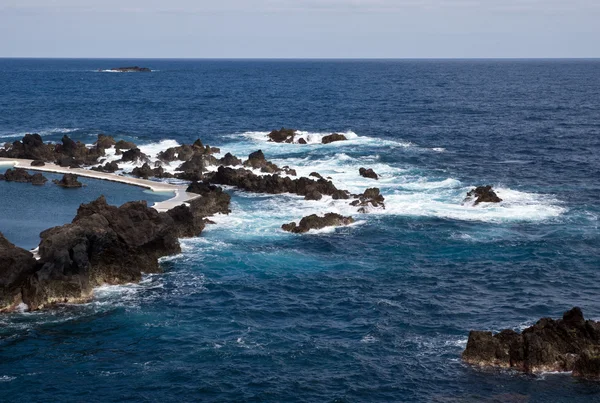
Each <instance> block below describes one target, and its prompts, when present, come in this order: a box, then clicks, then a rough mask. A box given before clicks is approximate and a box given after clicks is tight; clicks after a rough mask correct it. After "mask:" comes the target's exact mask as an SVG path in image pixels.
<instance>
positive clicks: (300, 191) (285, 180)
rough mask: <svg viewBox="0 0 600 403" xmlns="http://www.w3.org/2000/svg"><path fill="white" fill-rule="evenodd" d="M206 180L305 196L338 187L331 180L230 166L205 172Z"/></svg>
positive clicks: (258, 190) (271, 192)
mask: <svg viewBox="0 0 600 403" xmlns="http://www.w3.org/2000/svg"><path fill="white" fill-rule="evenodd" d="M205 181H206V182H209V183H214V184H217V185H228V186H235V187H238V188H240V189H242V190H246V191H248V192H257V193H269V194H280V193H294V194H297V195H300V196H305V195H307V194H308V193H310V192H312V191H318V192H319V193H321V194H322V195H332V194H333V193H334V192H336V191H337V190H338V189H337V188H336V187H335V185H334V184H333V183H331V182H330V181H327V180H324V179H319V180H318V181H315V180H312V179H309V178H304V177H302V178H298V179H292V178H290V177H281V176H279V175H256V174H254V173H253V172H252V171H250V170H247V169H243V168H238V169H234V168H229V167H223V166H220V167H219V168H218V169H217V171H216V172H209V173H207V174H205Z"/></svg>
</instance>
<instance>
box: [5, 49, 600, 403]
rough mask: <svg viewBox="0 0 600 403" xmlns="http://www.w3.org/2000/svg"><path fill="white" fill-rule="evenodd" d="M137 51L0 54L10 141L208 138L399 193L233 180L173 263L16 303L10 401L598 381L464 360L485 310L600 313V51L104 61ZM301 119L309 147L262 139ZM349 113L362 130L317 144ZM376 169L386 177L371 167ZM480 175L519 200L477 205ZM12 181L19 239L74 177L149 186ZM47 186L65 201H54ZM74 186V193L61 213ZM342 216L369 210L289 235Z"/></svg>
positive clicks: (9, 326) (558, 391)
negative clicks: (560, 57) (127, 279)
mask: <svg viewBox="0 0 600 403" xmlns="http://www.w3.org/2000/svg"><path fill="white" fill-rule="evenodd" d="M128 64H131V61H106V60H0V94H3V96H1V97H0V136H2V138H3V139H5V140H6V141H14V139H17V138H19V136H22V135H23V133H25V132H39V133H40V134H42V135H43V136H44V138H45V139H46V140H52V141H57V140H59V139H60V137H62V135H63V134H64V133H68V134H69V135H70V136H72V137H74V138H76V139H79V140H82V141H85V142H88V143H89V142H92V141H93V139H94V138H95V136H96V135H97V134H98V133H106V134H111V135H115V136H118V137H124V138H126V139H132V140H134V141H136V142H137V143H139V144H140V145H141V147H142V149H143V151H144V152H146V153H149V154H151V155H155V154H156V153H157V152H159V151H160V150H163V149H165V148H167V147H168V146H171V145H174V144H176V143H180V144H181V143H184V142H185V143H189V142H191V141H194V140H195V139H196V138H197V137H200V138H201V139H202V140H203V141H204V142H205V143H208V144H210V145H213V146H218V147H221V149H222V151H223V153H225V152H228V151H230V152H232V153H234V154H236V155H238V156H240V157H243V156H246V155H247V154H249V153H250V152H252V151H256V150H257V149H262V150H263V151H264V153H265V155H266V156H267V158H269V159H272V160H273V161H274V162H275V163H277V164H279V165H290V166H292V167H293V168H296V169H297V171H298V173H299V174H301V175H308V174H309V173H310V172H312V171H318V172H320V173H321V174H322V175H323V176H331V178H332V180H333V182H334V183H335V184H336V186H338V187H340V188H345V189H349V190H350V191H352V192H358V191H363V190H364V189H366V188H367V187H370V186H373V185H374V184H376V185H377V186H378V187H380V188H381V191H382V193H383V195H384V196H385V197H386V208H385V210H376V211H372V212H370V213H369V214H365V215H361V214H358V213H357V212H356V211H355V210H354V209H353V208H351V207H350V206H348V205H347V204H345V203H344V202H340V201H332V200H331V199H328V198H324V199H323V200H321V201H319V202H314V201H304V200H302V198H300V197H296V196H291V195H256V194H248V193H245V192H240V191H236V190H233V189H228V190H227V191H228V192H230V193H231V195H232V214H230V215H229V216H218V217H215V221H216V222H217V225H214V226H208V227H207V230H206V231H205V232H204V233H203V235H202V236H201V237H199V238H195V239H190V240H184V241H183V242H182V243H183V252H182V253H181V254H180V255H178V256H174V257H170V258H167V259H165V260H164V261H163V263H162V264H163V267H164V269H165V273H164V274H161V275H152V276H148V277H146V278H145V279H144V281H143V282H142V283H141V284H139V285H124V286H118V287H102V288H100V289H98V290H96V297H95V299H94V300H93V301H92V302H90V303H88V304H84V305H76V306H74V305H66V306H62V307H60V309H58V310H56V311H50V312H34V313H22V314H13V315H5V316H2V317H0V382H1V387H0V400H3V401H82V400H86V401H135V402H138V401H160V402H164V401H181V400H183V401H193V400H201V401H256V402H258V401H260V402H262V401H272V402H279V401H286V402H287V401H315V402H322V401H336V402H357V401H365V402H373V401H443V402H446V401H473V402H479V401H511V399H512V400H513V401H515V400H516V401H529V402H547V401H562V402H573V401H580V402H589V401H595V400H599V399H600V397H599V396H600V386H598V385H597V384H596V383H589V382H584V381H579V380H575V379H572V378H571V377H570V376H569V375H559V374H544V375H541V376H526V375H522V374H516V373H511V372H504V371H481V370H477V369H473V368H471V367H469V366H466V365H464V364H463V363H462V362H461V361H460V353H461V352H462V350H463V349H464V347H465V345H466V341H467V337H468V332H469V330H471V329H488V330H494V331H497V330H500V329H502V328H507V327H508V328H514V329H517V330H518V329H522V328H524V327H526V326H529V325H531V324H532V323H534V322H535V321H536V320H537V319H539V318H540V317H543V316H553V317H556V316H559V315H561V314H562V312H563V311H565V310H567V309H569V308H570V307H572V306H574V305H578V306H580V307H582V309H583V311H584V314H585V315H586V316H587V317H590V318H594V319H600V304H599V303H598V295H599V292H600V286H599V285H598V284H600V281H599V280H600V278H599V276H600V273H599V268H600V253H599V252H600V234H599V231H598V217H599V215H600V205H599V203H598V195H600V180H599V179H598V178H600V176H599V175H598V174H599V173H600V165H599V164H600V163H599V159H598V155H600V140H599V139H600V123H599V122H600V92H599V91H600V90H599V88H600V78H599V77H600V75H599V74H598V73H599V72H600V62H599V61H595V60H591V61H552V60H547V61H510V60H505V61H365V62H359V61H334V62H330V61H176V60H162V61H157V60H147V61H139V60H138V61H135V63H134V64H137V65H143V66H148V67H150V68H152V69H153V70H155V71H153V72H152V73H149V74H147V75H142V74H117V73H99V72H97V71H96V70H97V69H99V68H110V67H116V66H118V65H128ZM284 125H285V126H289V127H294V128H297V129H299V130H302V131H304V132H306V133H304V136H305V137H306V138H307V139H309V140H310V141H309V143H311V144H308V145H306V146H301V145H297V144H273V143H267V142H266V133H267V132H268V131H270V130H271V129H273V128H279V127H281V126H284ZM333 131H336V132H342V133H346V135H347V136H348V137H349V138H350V140H349V141H347V142H343V143H333V144H330V145H321V144H319V140H320V137H321V136H322V135H323V134H324V133H331V132H333ZM362 166H365V167H371V168H373V169H374V170H375V171H376V172H377V173H378V174H380V176H381V179H380V180H379V181H377V182H373V181H372V180H369V179H365V178H362V177H360V176H359V175H358V168H360V167H362ZM125 168H126V169H131V168H132V167H130V166H126V167H125ZM479 184H491V185H494V187H495V188H496V189H497V190H498V194H499V196H500V197H501V198H503V199H504V201H503V202H502V203H501V204H499V205H493V206H478V207H472V206H469V205H463V204H462V201H463V199H464V196H465V194H466V192H467V191H468V190H469V189H470V188H471V187H472V186H475V185H479ZM0 186H1V188H0V189H1V190H2V193H1V194H0V208H1V209H3V211H5V209H7V208H10V209H14V208H15V207H14V205H18V206H19V208H22V210H20V211H21V213H6V214H2V218H0V230H1V231H3V232H10V231H13V234H16V233H19V234H22V237H23V239H22V241H20V242H22V243H23V244H27V243H31V242H33V241H35V240H36V236H37V233H38V232H39V231H38V230H37V229H35V231H34V230H32V231H29V230H27V231H25V230H22V231H21V229H22V228H25V226H24V225H22V224H19V223H17V224H15V223H14V222H13V221H12V219H13V217H14V216H17V217H20V216H23V218H24V219H23V220H22V221H21V222H27V223H29V224H28V225H35V226H37V225H39V226H40V227H44V228H45V227H48V226H51V225H55V224H59V223H58V221H64V222H66V221H70V218H69V217H72V214H73V213H74V211H75V208H76V206H77V205H78V203H80V202H81V201H83V200H84V199H85V198H84V197H82V198H81V199H77V200H76V199H71V196H70V195H71V194H73V195H75V194H77V192H80V191H81V192H94V194H96V193H97V194H100V193H109V191H110V193H111V195H113V197H116V199H114V200H113V202H114V203H117V204H118V203H119V202H120V201H121V200H123V201H125V199H130V198H132V197H133V198H148V197H149V195H148V194H146V193H143V191H142V190H141V189H136V188H131V187H127V186H123V185H118V184H112V183H108V182H98V183H96V182H95V181H94V184H93V185H92V184H91V183H90V185H89V186H88V187H87V188H85V189H83V190H82V189H79V190H72V192H73V193H71V190H68V192H69V193H65V192H67V190H64V189H58V188H52V187H51V185H47V186H46V187H45V188H43V189H36V188H33V186H31V185H23V184H3V183H0ZM5 186H11V189H17V188H18V189H19V190H15V191H14V194H13V192H10V193H9V192H5V191H4V189H5ZM100 186H106V187H107V188H106V191H105V190H102V189H101V188H100ZM17 192H18V194H17ZM21 192H31V193H30V196H28V197H26V196H23V197H21ZM43 192H49V194H50V192H54V194H55V196H52V197H51V196H50V195H49V196H48V198H51V200H54V202H53V203H50V204H53V205H55V206H56V207H57V210H56V211H57V212H56V213H54V214H52V215H49V214H47V215H44V214H39V212H40V206H41V205H42V204H44V205H46V204H47V203H46V202H44V203H41V200H42V198H41V197H40V195H41V194H42V193H43ZM127 192H132V193H131V194H128V193H127ZM23 194H24V193H23ZM65 194H68V195H69V198H68V201H69V203H72V208H71V207H69V208H66V205H65V208H64V212H60V211H62V210H63V201H66V200H67V199H64V195H65ZM80 194H82V193H80ZM90 196H91V195H90ZM86 197H87V196H86ZM69 206H71V204H69ZM67 210H68V211H67ZM11 211H14V210H11ZM329 211H334V212H340V213H343V214H351V215H353V216H354V217H355V218H356V219H357V223H356V224H355V225H353V226H350V227H346V228H338V229H333V230H325V231H321V232H318V233H309V234H305V235H293V234H288V233H284V232H282V231H281V230H280V226H281V224H283V223H287V222H289V221H294V220H295V221H297V220H299V219H300V218H301V217H302V216H304V215H308V214H313V213H324V212H329ZM30 212H36V214H34V215H32V213H30ZM63 213H64V215H62V216H61V217H64V218H60V219H58V217H56V218H57V219H56V221H52V220H51V219H53V218H55V215H58V214H63ZM31 217H35V218H33V219H32V218H31ZM14 236H15V235H13V237H14ZM9 238H10V237H9Z"/></svg>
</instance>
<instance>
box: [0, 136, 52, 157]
mask: <svg viewBox="0 0 600 403" xmlns="http://www.w3.org/2000/svg"><path fill="white" fill-rule="evenodd" d="M54 148H55V146H54V145H53V144H44V141H43V140H42V137H41V136H40V135H39V134H37V133H35V134H26V135H25V136H24V137H23V140H22V141H15V142H13V143H12V144H11V145H10V146H9V148H6V146H5V149H4V150H0V157H5V158H22V159H30V160H42V161H48V162H49V161H54V160H55V153H54Z"/></svg>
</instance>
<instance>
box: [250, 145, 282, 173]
mask: <svg viewBox="0 0 600 403" xmlns="http://www.w3.org/2000/svg"><path fill="white" fill-rule="evenodd" d="M244 166H246V167H250V168H254V169H260V171H261V172H265V173H279V172H281V169H280V168H279V167H278V166H277V165H275V164H273V163H272V162H270V161H267V160H266V159H265V155H264V154H263V152H262V150H258V151H255V152H253V153H252V154H250V155H249V156H248V159H247V160H246V161H245V162H244Z"/></svg>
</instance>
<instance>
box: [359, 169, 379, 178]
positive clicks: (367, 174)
mask: <svg viewBox="0 0 600 403" xmlns="http://www.w3.org/2000/svg"><path fill="white" fill-rule="evenodd" d="M358 173H359V174H360V176H362V177H364V178H370V179H379V175H377V174H376V173H375V171H373V169H372V168H369V169H367V168H359V170H358Z"/></svg>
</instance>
